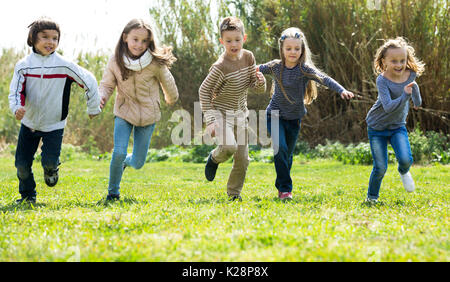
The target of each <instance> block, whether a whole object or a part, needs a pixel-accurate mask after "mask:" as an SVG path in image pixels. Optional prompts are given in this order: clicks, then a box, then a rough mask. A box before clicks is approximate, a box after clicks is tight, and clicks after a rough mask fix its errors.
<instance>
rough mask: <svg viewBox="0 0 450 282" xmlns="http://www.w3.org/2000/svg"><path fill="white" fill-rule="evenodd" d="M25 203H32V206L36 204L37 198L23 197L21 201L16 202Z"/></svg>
mask: <svg viewBox="0 0 450 282" xmlns="http://www.w3.org/2000/svg"><path fill="white" fill-rule="evenodd" d="M24 202H26V203H30V204H36V196H32V197H22V198H21V199H18V200H16V204H22V203H24Z"/></svg>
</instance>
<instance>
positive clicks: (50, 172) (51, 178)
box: [44, 168, 59, 187]
mask: <svg viewBox="0 0 450 282" xmlns="http://www.w3.org/2000/svg"><path fill="white" fill-rule="evenodd" d="M58 170H59V169H58V168H56V169H44V180H45V184H47V186H48V187H53V186H55V185H56V183H58V178H59V177H58Z"/></svg>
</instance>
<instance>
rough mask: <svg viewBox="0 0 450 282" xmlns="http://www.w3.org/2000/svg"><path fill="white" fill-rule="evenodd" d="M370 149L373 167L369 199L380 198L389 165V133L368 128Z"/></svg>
mask: <svg viewBox="0 0 450 282" xmlns="http://www.w3.org/2000/svg"><path fill="white" fill-rule="evenodd" d="M368 134H369V143H370V150H371V152H372V158H373V169H372V173H371V174H370V179H369V189H368V192H367V197H368V198H369V199H375V200H376V199H378V197H379V193H380V187H381V182H382V181H383V177H384V174H385V173H386V170H387V166H388V151H387V145H388V140H389V135H388V134H385V131H379V132H377V131H376V130H373V129H370V128H369V130H368Z"/></svg>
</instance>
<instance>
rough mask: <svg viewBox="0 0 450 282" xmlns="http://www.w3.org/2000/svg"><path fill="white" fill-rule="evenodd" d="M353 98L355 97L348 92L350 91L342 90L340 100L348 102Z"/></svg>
mask: <svg viewBox="0 0 450 282" xmlns="http://www.w3.org/2000/svg"><path fill="white" fill-rule="evenodd" d="M353 97H355V95H354V94H353V93H352V92H350V91H347V90H344V91H342V93H341V98H342V99H347V100H350V99H351V98H353Z"/></svg>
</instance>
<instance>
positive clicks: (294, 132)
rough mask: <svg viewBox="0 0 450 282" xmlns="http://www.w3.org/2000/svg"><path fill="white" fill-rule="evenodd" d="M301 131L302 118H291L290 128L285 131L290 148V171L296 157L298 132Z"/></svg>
mask: <svg viewBox="0 0 450 282" xmlns="http://www.w3.org/2000/svg"><path fill="white" fill-rule="evenodd" d="M299 133H300V120H299V119H295V120H289V123H288V130H287V131H286V132H285V134H286V144H287V148H288V156H289V159H288V164H289V172H290V171H291V168H292V160H293V157H294V150H295V144H297V138H298V134H299Z"/></svg>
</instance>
